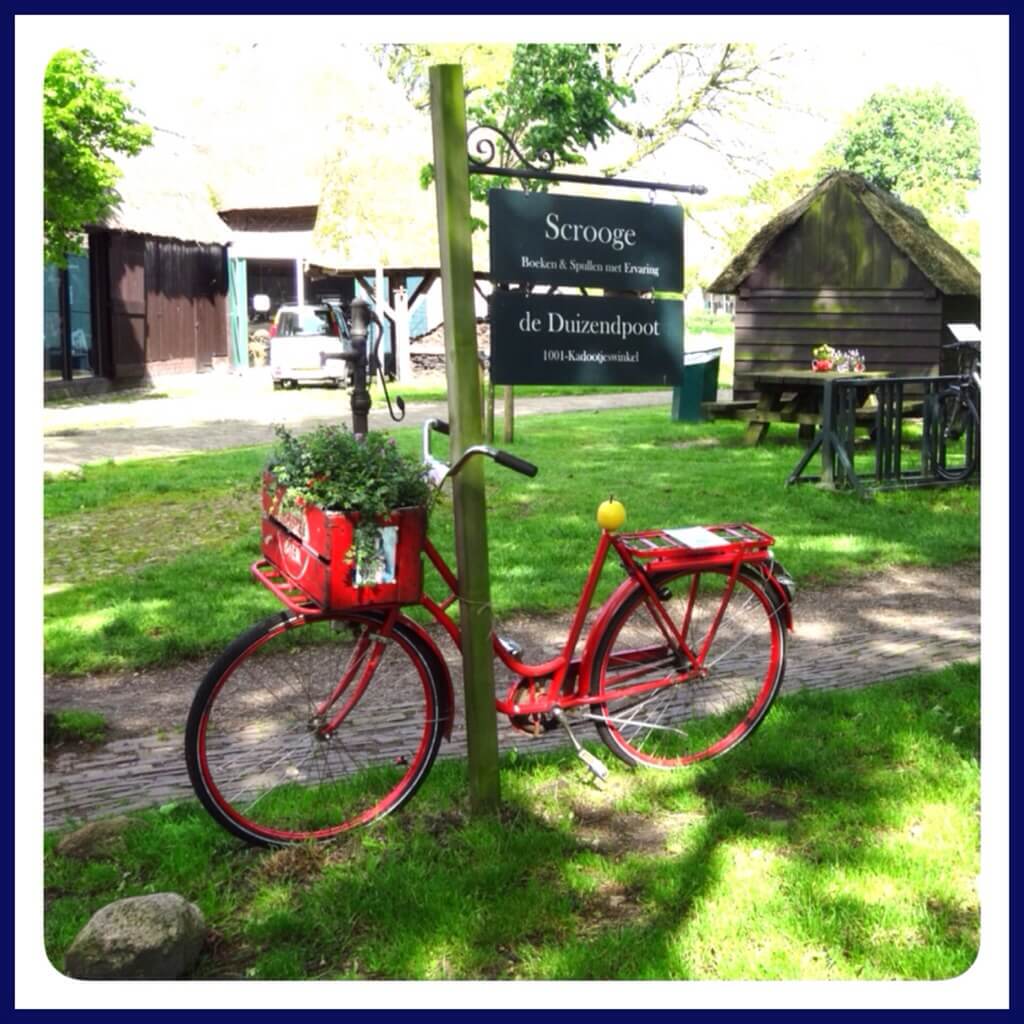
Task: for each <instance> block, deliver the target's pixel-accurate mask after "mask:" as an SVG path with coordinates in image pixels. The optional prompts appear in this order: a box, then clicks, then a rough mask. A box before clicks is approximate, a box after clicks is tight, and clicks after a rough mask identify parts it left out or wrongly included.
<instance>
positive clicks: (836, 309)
mask: <svg viewBox="0 0 1024 1024" xmlns="http://www.w3.org/2000/svg"><path fill="white" fill-rule="evenodd" d="M708 291H709V292H715V293H720V294H729V293H731V294H735V295H736V319H735V326H736V349H735V374H736V387H735V388H734V394H735V397H736V398H740V399H742V398H746V397H748V392H747V391H745V389H744V388H743V374H745V373H751V372H753V371H758V370H790V369H809V368H810V365H811V350H812V349H813V348H814V347H815V346H817V345H820V344H822V343H826V344H829V345H831V346H832V347H834V348H840V349H857V350H859V351H860V352H861V353H862V354H863V356H864V358H865V362H866V368H867V369H868V370H893V371H896V372H897V373H898V375H900V376H921V375H930V374H937V373H939V372H952V363H951V362H950V361H949V356H948V353H945V352H943V350H942V348H941V346H942V345H943V344H944V343H946V342H949V341H952V340H953V339H952V336H951V335H950V334H949V332H948V331H947V329H946V324H948V323H950V322H954V323H955V322H958V321H968V322H973V323H978V324H980V323H981V275H980V274H979V273H978V271H977V269H976V268H975V267H974V266H973V265H972V264H971V263H970V262H969V261H968V260H967V258H966V257H965V256H963V254H962V253H960V252H959V251H958V250H957V249H955V248H954V247H953V246H952V245H950V244H949V243H948V242H947V241H945V240H944V239H943V238H941V237H940V236H939V235H938V234H936V232H935V231H934V230H932V228H931V227H929V225H928V222H927V221H926V220H925V218H924V217H923V216H922V214H921V213H919V212H918V211H917V210H915V209H912V208H911V207H909V206H906V205H905V204H903V203H901V202H900V201H899V200H897V199H896V198H895V197H894V196H892V195H891V194H889V193H887V192H884V191H883V190H881V189H879V188H877V187H875V186H874V185H871V184H870V183H869V182H867V181H866V180H865V179H864V178H862V177H861V176H860V175H857V174H852V173H850V172H846V171H839V172H835V173H833V174H830V175H828V177H826V178H824V179H823V180H822V181H820V182H819V183H818V184H817V185H816V186H815V188H813V189H812V190H811V191H810V192H808V193H807V194H806V195H804V196H803V197H801V198H800V199H799V200H798V201H797V202H795V203H794V204H793V205H792V206H790V207H788V208H787V209H785V210H783V211H782V212H781V213H779V214H778V215H777V216H775V217H774V218H773V219H772V220H771V221H769V222H768V223H767V224H766V225H765V226H764V227H763V228H761V230H760V231H758V232H757V234H756V235H754V237H753V238H752V239H751V240H750V242H749V243H748V244H747V246H746V248H744V249H743V251H742V252H740V253H739V254H738V255H737V256H736V257H735V258H734V259H733V260H732V262H731V263H730V264H729V265H728V266H727V267H726V268H725V270H723V271H722V273H721V274H720V275H719V277H718V278H717V280H716V281H715V282H714V283H713V284H712V285H710V286H709V288H708Z"/></svg>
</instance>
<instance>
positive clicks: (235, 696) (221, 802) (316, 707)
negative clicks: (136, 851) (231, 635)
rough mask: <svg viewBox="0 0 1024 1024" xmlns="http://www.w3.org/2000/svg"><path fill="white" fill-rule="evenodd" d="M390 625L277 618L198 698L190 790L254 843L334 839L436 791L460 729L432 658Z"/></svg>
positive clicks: (242, 644) (343, 618)
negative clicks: (429, 783) (431, 785)
mask: <svg viewBox="0 0 1024 1024" xmlns="http://www.w3.org/2000/svg"><path fill="white" fill-rule="evenodd" d="M381 622H382V617H381V616H379V615H374V614H372V613H367V614H365V615H363V614H359V615H338V616H331V615H328V616H323V617H311V618H307V617H304V616H301V615H300V616H291V615H289V614H288V613H287V612H279V613H277V614H276V615H273V616H271V617H270V618H268V619H266V620H264V621H263V622H261V623H259V624H258V625H256V626H254V627H253V628H252V629H250V630H249V631H247V632H246V633H243V634H242V635H241V636H240V637H238V639H236V640H235V641H234V642H233V643H232V644H231V645H230V646H229V647H228V648H227V650H225V652H224V654H223V655H221V657H220V658H219V659H218V660H217V662H216V663H215V664H214V665H213V667H212V668H211V669H210V671H209V672H208V673H207V675H206V678H205V679H204V680H203V682H202V683H201V684H200V686H199V689H198V691H197V692H196V696H195V699H194V701H193V703H192V709H191V712H190V714H189V718H188V724H187V727H186V731H185V748H186V760H187V763H188V771H189V777H190V779H191V781H192V786H193V789H195V792H196V795H197V796H198V797H199V799H200V801H201V802H202V804H203V806H204V807H205V808H206V810H207V811H209V813H210V814H211V815H212V816H213V818H214V819H215V820H216V821H217V822H218V823H219V824H221V825H222V826H223V827H224V828H226V829H227V830H228V831H230V832H232V833H233V834H234V835H236V836H238V837H239V838H241V839H244V840H246V841H247V842H250V843H255V844H260V845H280V844H285V843H294V842H302V841H305V840H311V839H327V838H330V837H332V836H336V835H338V834H339V833H341V832H344V831H346V830H348V829H351V828H354V827H356V826H359V825H365V824H368V823H369V822H371V821H375V820H376V819H378V818H381V817H383V816H384V815H385V814H388V813H390V812H391V811H393V810H395V809H396V808H397V807H399V806H400V805H401V804H402V803H404V802H405V801H406V800H408V799H409V797H410V796H412V794H413V793H414V792H415V791H416V789H417V787H418V786H419V785H420V783H421V782H422V781H423V779H424V778H425V777H426V774H427V772H428V771H429V770H430V766H431V764H432V762H433V760H434V757H435V756H436V754H437V748H438V746H439V744H440V742H441V736H442V732H443V729H444V723H445V721H446V719H447V717H448V716H449V715H450V709H449V708H448V707H447V698H446V696H445V692H444V691H443V689H442V687H441V686H440V685H439V682H438V680H437V678H436V673H435V671H434V669H433V667H432V663H431V661H430V658H429V656H428V655H427V653H426V652H424V651H423V650H422V648H421V645H420V644H419V642H418V641H417V640H416V638H415V636H414V635H413V634H411V632H408V631H406V630H403V629H402V628H401V626H400V624H398V625H396V627H395V628H394V629H393V630H392V631H391V632H390V634H389V635H387V636H385V635H383V633H382V624H381Z"/></svg>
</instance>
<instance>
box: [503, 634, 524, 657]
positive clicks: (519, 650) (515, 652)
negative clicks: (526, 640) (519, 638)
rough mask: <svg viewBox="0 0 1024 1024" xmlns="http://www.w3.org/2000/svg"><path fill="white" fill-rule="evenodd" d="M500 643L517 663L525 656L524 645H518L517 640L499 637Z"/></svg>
mask: <svg viewBox="0 0 1024 1024" xmlns="http://www.w3.org/2000/svg"><path fill="white" fill-rule="evenodd" d="M498 643H499V644H501V646H502V647H504V648H505V651H506V653H507V654H508V655H509V656H510V657H513V658H515V659H516V660H517V661H518V659H520V658H521V657H522V656H523V645H522V644H517V643H516V642H515V640H510V639H509V638H508V637H507V636H499V637H498Z"/></svg>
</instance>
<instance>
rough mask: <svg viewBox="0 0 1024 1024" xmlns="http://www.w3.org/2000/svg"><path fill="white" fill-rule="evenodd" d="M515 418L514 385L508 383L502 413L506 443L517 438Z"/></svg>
mask: <svg viewBox="0 0 1024 1024" xmlns="http://www.w3.org/2000/svg"><path fill="white" fill-rule="evenodd" d="M515 418H516V402H515V396H514V395H513V394H512V385H511V384H507V385H506V386H505V410H504V412H503V413H502V419H503V420H504V427H505V432H504V434H503V437H504V440H505V443H506V444H511V443H512V442H513V441H514V440H515Z"/></svg>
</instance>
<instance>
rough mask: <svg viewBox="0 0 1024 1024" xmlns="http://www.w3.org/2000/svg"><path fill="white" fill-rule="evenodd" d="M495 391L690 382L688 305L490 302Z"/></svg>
mask: <svg viewBox="0 0 1024 1024" xmlns="http://www.w3.org/2000/svg"><path fill="white" fill-rule="evenodd" d="M490 301H491V370H490V372H491V380H492V381H493V382H494V383H495V384H652V385H655V384H665V385H673V386H675V385H678V384H680V383H681V382H682V379H683V304H682V303H681V302H668V301H664V300H650V299H639V298H626V297H604V298H584V297H577V296H573V295H527V294H525V293H523V292H502V291H495V292H494V293H493V294H492V295H491V300H490Z"/></svg>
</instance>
